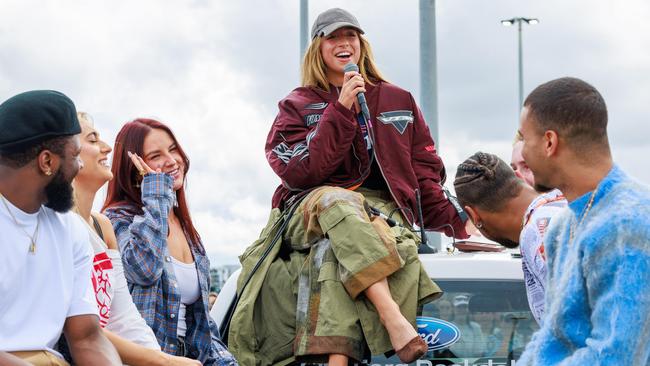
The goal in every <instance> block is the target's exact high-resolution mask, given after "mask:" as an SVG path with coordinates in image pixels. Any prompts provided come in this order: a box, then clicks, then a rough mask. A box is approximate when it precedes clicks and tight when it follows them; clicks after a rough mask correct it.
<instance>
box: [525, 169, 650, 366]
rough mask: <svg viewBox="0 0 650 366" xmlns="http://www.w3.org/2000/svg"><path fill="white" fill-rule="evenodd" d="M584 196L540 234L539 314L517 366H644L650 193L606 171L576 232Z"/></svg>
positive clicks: (649, 335) (649, 352) (647, 361)
mask: <svg viewBox="0 0 650 366" xmlns="http://www.w3.org/2000/svg"><path fill="white" fill-rule="evenodd" d="M591 194H592V192H589V193H587V194H585V195H584V196H582V197H579V198H578V199H576V200H575V201H573V202H571V203H570V204H569V209H567V210H565V211H563V212H562V213H560V214H559V215H558V216H556V217H554V218H553V220H552V221H551V224H550V226H549V228H548V230H547V234H546V238H545V245H546V253H547V258H548V267H549V268H548V279H547V285H546V315H545V317H544V320H543V324H542V327H541V329H540V330H539V331H538V332H537V333H535V335H534V336H533V339H532V340H531V342H530V343H529V344H528V345H527V347H526V351H525V352H524V354H523V355H522V357H521V358H520V360H519V361H517V366H523V365H535V366H550V365H571V366H576V365H590V366H593V365H608V366H609V365H621V366H627V365H630V366H632V365H634V366H646V365H650V189H649V188H648V187H646V186H644V185H641V184H640V183H637V182H636V181H634V180H632V179H630V178H629V177H628V176H627V175H626V174H625V173H624V172H623V171H622V170H621V169H620V168H619V167H617V166H614V168H613V169H612V170H611V171H610V172H609V174H608V175H607V176H606V177H605V178H604V179H603V180H602V181H601V182H600V184H599V185H598V187H597V188H596V195H595V198H594V202H593V205H592V208H591V210H590V211H589V212H588V213H587V215H586V217H585V220H584V222H583V223H582V225H580V226H578V227H576V225H577V224H578V221H580V217H581V216H582V215H583V213H584V212H585V210H586V208H587V204H588V202H589V199H590V198H591ZM572 225H573V227H574V230H573V231H574V238H573V241H572V242H569V237H570V231H571V226H572Z"/></svg>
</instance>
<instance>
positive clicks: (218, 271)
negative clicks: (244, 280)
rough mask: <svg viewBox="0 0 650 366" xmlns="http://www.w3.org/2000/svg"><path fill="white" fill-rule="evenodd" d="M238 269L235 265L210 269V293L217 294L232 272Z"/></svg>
mask: <svg viewBox="0 0 650 366" xmlns="http://www.w3.org/2000/svg"><path fill="white" fill-rule="evenodd" d="M238 268H239V265H236V264H227V265H224V266H219V267H212V268H210V291H213V292H216V293H219V292H220V291H221V288H222V287H223V285H224V284H225V283H226V280H228V277H230V275H231V274H233V272H235V271H236V270H237V269H238Z"/></svg>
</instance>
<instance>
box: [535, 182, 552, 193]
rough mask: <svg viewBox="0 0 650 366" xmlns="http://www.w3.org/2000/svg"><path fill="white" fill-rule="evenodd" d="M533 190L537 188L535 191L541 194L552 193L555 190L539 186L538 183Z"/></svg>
mask: <svg viewBox="0 0 650 366" xmlns="http://www.w3.org/2000/svg"><path fill="white" fill-rule="evenodd" d="M533 188H535V190H536V191H537V192H539V193H546V192H550V191H552V190H553V189H554V188H551V187H549V186H545V185H543V184H538V183H535V186H534V187H533Z"/></svg>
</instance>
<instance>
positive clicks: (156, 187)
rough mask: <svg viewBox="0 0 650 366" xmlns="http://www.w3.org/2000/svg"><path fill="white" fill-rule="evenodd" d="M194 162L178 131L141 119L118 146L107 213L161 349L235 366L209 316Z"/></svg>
mask: <svg viewBox="0 0 650 366" xmlns="http://www.w3.org/2000/svg"><path fill="white" fill-rule="evenodd" d="M189 166H190V161H189V159H188V158H187V155H186V154H185V152H184V151H183V149H182V147H181V146H180V144H179V143H178V141H177V140H176V137H175V136H174V134H173V133H172V131H171V129H170V128H169V127H167V126H166V125H164V124H163V123H161V122H158V121H156V120H152V119H144V118H139V119H136V120H133V121H131V122H128V123H126V124H125V125H124V126H123V127H122V129H121V130H120V132H119V133H118V135H117V137H116V139H115V148H114V155H113V164H112V172H113V174H114V176H115V179H113V180H112V181H110V182H109V184H108V194H107V197H106V201H105V202H104V208H103V210H104V213H105V214H106V216H107V217H108V218H109V220H110V221H111V223H112V224H113V229H114V230H115V234H116V236H117V243H118V245H119V247H120V251H121V254H122V261H123V263H124V271H125V274H126V279H127V281H128V283H129V288H130V290H131V295H132V296H133V301H134V302H135V304H136V306H137V307H138V309H139V310H140V313H141V314H142V316H143V317H144V319H145V321H146V322H147V324H148V325H149V326H150V327H151V328H152V329H153V331H154V333H155V335H156V338H157V339H158V342H159V343H160V346H161V347H162V350H163V351H164V352H166V353H169V354H172V355H177V356H185V357H189V358H192V359H196V360H199V361H201V363H202V364H204V365H236V364H237V361H236V360H235V359H234V357H233V356H232V355H231V354H230V353H229V352H228V350H227V349H226V347H225V346H224V345H223V343H222V342H221V340H220V336H219V331H218V329H217V327H216V325H215V323H214V321H212V319H211V318H210V316H209V314H208V293H209V269H210V263H209V261H208V258H207V256H206V253H205V249H204V247H203V244H202V242H201V238H200V236H199V234H198V232H197V231H196V229H195V228H194V225H193V224H192V219H191V217H190V213H189V210H188V207H187V201H186V198H185V189H184V185H185V178H186V176H187V172H188V170H189Z"/></svg>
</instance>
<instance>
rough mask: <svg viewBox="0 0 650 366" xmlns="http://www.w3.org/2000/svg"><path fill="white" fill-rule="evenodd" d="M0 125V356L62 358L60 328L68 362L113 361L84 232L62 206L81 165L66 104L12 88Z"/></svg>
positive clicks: (37, 360)
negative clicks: (101, 321) (100, 319)
mask: <svg viewBox="0 0 650 366" xmlns="http://www.w3.org/2000/svg"><path fill="white" fill-rule="evenodd" d="M0 131H2V133H1V134H0V233H2V235H1V236H0V251H1V253H2V255H0V361H2V362H3V364H5V362H6V363H9V364H14V363H15V364H19V363H18V362H17V361H16V359H15V358H14V357H11V356H9V355H7V354H6V353H4V352H9V353H11V354H13V355H14V356H17V357H18V358H21V359H24V360H26V361H28V362H29V363H33V364H37V365H38V364H48V365H52V364H53V365H66V363H65V361H63V359H62V358H60V354H58V352H56V351H55V350H54V349H53V347H54V345H55V343H56V341H57V340H58V338H59V337H60V335H61V332H62V331H63V333H64V334H65V336H66V339H67V340H68V344H69V346H70V350H71V353H72V357H73V359H74V361H75V363H77V364H89V365H90V364H92V365H112V364H118V365H119V364H121V362H120V358H119V356H118V355H117V352H116V351H115V349H114V348H113V346H112V345H111V344H110V342H108V340H107V339H106V338H105V337H104V335H103V333H102V332H101V329H100V326H99V322H98V317H97V305H96V303H95V300H94V296H93V291H92V284H91V281H90V278H91V276H90V271H91V268H92V261H91V258H92V253H91V251H90V246H89V245H88V243H87V241H88V231H87V230H86V229H85V228H84V227H81V226H80V225H81V223H80V221H79V220H76V219H74V217H73V216H72V215H73V214H72V213H67V211H69V210H70V208H71V207H72V205H73V200H72V197H73V196H72V186H71V182H72V179H73V178H74V177H75V175H76V174H77V172H78V171H79V169H81V168H82V164H81V160H80V159H79V152H80V144H79V137H78V136H77V134H78V133H79V132H80V127H79V121H78V120H77V116H76V110H75V106H74V104H73V103H72V101H71V100H70V99H69V98H68V97H66V96H65V95H63V94H61V93H59V92H55V91H44V90H38V91H30V92H26V93H22V94H19V95H16V96H14V97H12V98H10V99H8V100H7V101H5V102H4V103H2V104H0ZM12 360H13V362H12Z"/></svg>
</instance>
